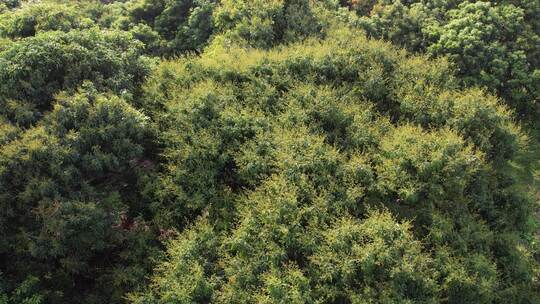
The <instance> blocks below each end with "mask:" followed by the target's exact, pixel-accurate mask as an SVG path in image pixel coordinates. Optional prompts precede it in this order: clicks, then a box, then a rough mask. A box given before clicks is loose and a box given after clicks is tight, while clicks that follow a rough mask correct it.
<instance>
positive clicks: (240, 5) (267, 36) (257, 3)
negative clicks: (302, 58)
mask: <svg viewBox="0 0 540 304" xmlns="http://www.w3.org/2000/svg"><path fill="white" fill-rule="evenodd" d="M314 6H315V4H313V2H311V1H309V0H271V1H262V0H242V1H232V0H224V1H221V5H220V6H219V7H218V8H217V9H216V11H215V13H214V15H215V23H216V27H217V28H218V29H219V30H220V31H221V32H224V33H225V39H227V40H232V41H234V42H239V43H243V44H247V45H250V46H254V47H259V48H269V47H271V46H273V45H276V44H277V43H289V42H292V41H297V40H299V39H304V38H306V37H308V36H311V35H317V34H321V31H322V21H321V20H318V18H317V16H316V13H315V12H314V10H316V8H315V7H314Z"/></svg>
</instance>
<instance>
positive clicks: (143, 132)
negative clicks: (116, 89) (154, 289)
mask: <svg viewBox="0 0 540 304" xmlns="http://www.w3.org/2000/svg"><path fill="white" fill-rule="evenodd" d="M148 138H149V130H148V122H147V119H146V118H145V117H144V116H143V115H142V114H141V113H139V112H138V111H137V110H135V109H134V108H133V107H131V106H129V105H128V104H127V103H126V102H125V101H124V100H122V99H120V98H118V97H115V96H108V95H99V94H97V93H96V92H95V90H94V89H93V88H91V87H88V88H87V89H85V90H84V91H81V92H79V93H77V94H76V95H74V96H69V95H62V96H61V97H59V99H58V103H57V104H56V105H55V107H54V109H53V111H52V112H51V113H50V114H48V115H47V116H46V117H45V118H44V119H43V120H42V122H41V123H40V124H39V126H36V127H34V128H31V129H29V130H27V131H25V132H24V133H22V134H20V136H19V138H17V139H14V140H11V141H10V142H8V143H7V144H5V145H3V146H2V149H1V150H0V180H1V183H0V184H1V186H0V197H1V201H2V202H3V203H2V209H3V211H2V214H1V221H0V223H1V225H0V227H1V230H0V232H1V235H2V246H1V247H2V251H1V253H0V254H2V255H3V256H4V257H5V258H4V260H3V261H2V269H7V271H6V272H5V273H6V275H10V277H11V278H12V279H15V280H16V279H18V277H17V275H16V274H17V271H15V270H16V269H17V268H18V267H21V268H22V269H27V271H28V272H27V274H33V275H34V276H37V277H40V278H44V276H45V274H47V275H46V277H47V278H46V279H44V282H43V284H45V286H48V288H51V290H52V291H54V292H55V294H57V295H53V296H51V298H50V299H49V301H52V299H55V298H57V299H56V300H55V301H60V300H61V299H64V297H65V299H70V298H72V296H73V295H76V294H85V293H89V294H88V295H87V296H88V298H87V299H85V298H79V299H77V300H73V301H74V302H75V303H95V302H101V301H103V298H102V297H103V296H107V297H110V298H111V299H115V298H116V299H117V298H119V297H121V296H122V294H121V293H122V289H123V288H125V287H126V286H129V285H130V284H133V280H135V282H136V281H137V280H139V279H140V278H141V277H140V276H141V275H143V274H144V272H142V273H141V270H139V269H144V267H145V266H144V265H138V266H137V267H138V268H139V269H137V268H135V269H133V270H132V273H130V274H129V276H128V277H123V275H122V273H121V272H119V271H121V269H122V267H123V266H122V263H123V262H127V261H129V260H130V259H131V258H132V255H136V254H140V253H139V252H137V250H139V249H137V247H140V246H143V247H142V248H141V249H142V250H148V252H147V253H146V254H150V252H151V248H150V247H148V246H149V245H150V240H151V239H150V236H151V234H150V231H149V230H148V227H147V226H146V224H145V223H144V220H143V219H142V218H137V216H138V215H139V214H140V213H141V212H143V206H141V204H140V197H138V195H137V193H133V192H132V191H131V190H130V189H134V187H136V185H137V184H138V183H139V182H140V181H141V178H143V176H144V175H142V174H144V170H143V171H141V170H142V168H141V167H140V165H139V163H140V161H141V159H143V157H144V146H145V145H146V144H147V140H148ZM124 248H130V250H129V251H126V250H125V249H124ZM13 252H16V253H17V254H16V255H12V254H10V253H13ZM146 254H144V255H146ZM103 256H107V259H105V260H101V257H103ZM96 259H97V261H96ZM110 263H113V264H112V265H114V266H113V267H111V266H108V265H110ZM117 272H119V273H117ZM78 280H84V281H85V282H86V283H85V285H86V286H87V287H88V286H94V287H93V288H97V289H96V290H99V289H100V288H103V287H104V286H106V285H107V284H111V286H114V289H112V290H111V288H109V289H108V290H109V292H106V293H103V294H93V292H94V291H93V288H91V289H90V290H88V289H87V287H85V286H77V287H76V288H73V287H72V286H73V284H75V282H77V281H78ZM100 286H101V287H100ZM115 289H116V290H115ZM99 299H101V300H99Z"/></svg>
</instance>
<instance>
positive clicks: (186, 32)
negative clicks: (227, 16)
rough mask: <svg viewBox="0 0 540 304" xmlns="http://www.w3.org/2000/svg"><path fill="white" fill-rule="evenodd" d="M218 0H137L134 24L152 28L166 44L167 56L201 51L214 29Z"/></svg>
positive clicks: (134, 9) (133, 10)
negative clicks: (213, 18) (214, 11)
mask: <svg viewBox="0 0 540 304" xmlns="http://www.w3.org/2000/svg"><path fill="white" fill-rule="evenodd" d="M215 6H216V1H215V0H175V1H150V0H142V1H136V2H135V4H134V5H132V7H131V8H130V15H131V18H132V19H133V20H134V21H135V22H137V23H138V22H143V23H145V24H148V25H150V26H151V27H152V28H153V29H154V30H155V31H156V32H157V33H159V35H160V37H161V38H162V39H164V40H165V41H167V43H166V49H165V50H164V52H165V53H166V54H178V53H182V52H186V51H201V49H202V48H203V47H204V46H205V45H206V42H207V40H208V39H209V37H210V35H212V33H213V30H214V26H213V21H212V12H213V10H214V7H215Z"/></svg>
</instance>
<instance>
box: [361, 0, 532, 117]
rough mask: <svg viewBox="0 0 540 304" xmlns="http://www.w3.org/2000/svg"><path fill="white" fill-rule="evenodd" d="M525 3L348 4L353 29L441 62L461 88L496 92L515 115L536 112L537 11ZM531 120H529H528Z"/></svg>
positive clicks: (527, 114)
mask: <svg viewBox="0 0 540 304" xmlns="http://www.w3.org/2000/svg"><path fill="white" fill-rule="evenodd" d="M525 2H527V1H502V2H500V3H493V2H489V1H488V2H483V1H399V0H397V1H386V0H380V1H374V2H369V3H368V2H366V1H352V2H351V4H350V5H351V7H352V8H353V9H355V10H356V12H357V13H358V14H359V15H360V16H361V17H360V18H358V19H355V20H354V21H353V23H355V24H356V25H357V26H359V27H362V28H364V29H365V30H366V31H367V33H368V34H369V35H370V36H372V37H376V38H384V39H388V40H390V41H392V42H394V43H396V44H399V45H401V46H404V47H406V48H407V49H409V50H411V51H414V52H425V53H427V54H429V55H430V56H433V57H438V56H446V57H448V58H449V59H450V60H451V61H452V62H453V63H455V65H456V71H457V74H458V75H459V76H460V80H461V82H462V83H463V84H464V85H466V86H471V85H474V86H482V87H486V88H488V89H490V90H492V91H493V92H497V93H498V94H499V95H500V96H501V97H502V98H504V99H505V100H506V102H507V103H508V104H509V105H511V106H512V107H513V108H514V109H516V110H517V112H518V113H519V114H520V115H523V116H527V117H529V118H533V117H534V115H536V113H537V111H538V109H539V108H538V99H539V96H540V91H539V90H538V86H537V83H539V79H538V60H537V58H538V56H537V55H538V51H539V48H538V41H539V39H540V38H539V37H540V27H538V16H539V14H540V7H538V5H534V4H532V3H530V2H527V3H525ZM533 119H534V118H533Z"/></svg>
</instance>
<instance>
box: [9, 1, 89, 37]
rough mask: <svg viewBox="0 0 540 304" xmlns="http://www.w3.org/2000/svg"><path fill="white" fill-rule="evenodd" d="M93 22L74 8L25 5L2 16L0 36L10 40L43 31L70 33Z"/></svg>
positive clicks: (56, 5)
mask: <svg viewBox="0 0 540 304" xmlns="http://www.w3.org/2000/svg"><path fill="white" fill-rule="evenodd" d="M92 25H93V21H92V20H91V19H89V18H87V17H84V16H82V15H81V13H80V12H78V11H76V8H75V7H73V6H70V5H65V4H56V3H43V4H41V3H39V4H36V5H25V6H23V7H21V8H20V9H18V10H15V11H14V12H9V13H6V14H4V16H2V21H1V22H0V35H1V36H7V37H10V38H24V37H29V36H34V35H36V33H39V32H45V31H64V32H67V31H70V30H72V29H84V28H89V27H91V26H92Z"/></svg>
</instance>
